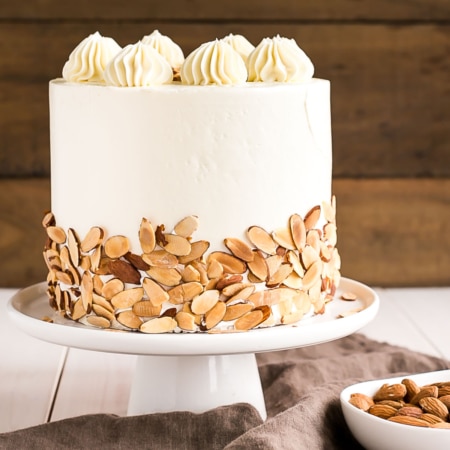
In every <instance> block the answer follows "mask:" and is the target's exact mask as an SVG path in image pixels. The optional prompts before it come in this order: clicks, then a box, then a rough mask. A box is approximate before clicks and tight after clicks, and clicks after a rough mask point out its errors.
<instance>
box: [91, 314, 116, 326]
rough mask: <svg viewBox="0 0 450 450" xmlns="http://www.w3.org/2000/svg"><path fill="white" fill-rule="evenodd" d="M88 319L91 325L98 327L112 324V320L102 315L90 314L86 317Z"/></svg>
mask: <svg viewBox="0 0 450 450" xmlns="http://www.w3.org/2000/svg"><path fill="white" fill-rule="evenodd" d="M86 321H87V322H88V323H89V325H92V326H93V327H98V328H109V327H110V326H111V322H110V321H109V320H108V319H107V318H105V317H100V316H88V317H86Z"/></svg>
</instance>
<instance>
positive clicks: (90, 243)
mask: <svg viewBox="0 0 450 450" xmlns="http://www.w3.org/2000/svg"><path fill="white" fill-rule="evenodd" d="M104 235H105V233H104V231H103V229H102V228H100V227H92V228H91V229H90V230H89V231H88V232H87V234H86V236H85V237H84V239H83V240H82V241H81V244H80V249H81V251H82V252H84V253H88V252H90V251H91V250H93V249H94V248H95V247H97V246H98V245H100V244H101V243H102V241H103V237H104Z"/></svg>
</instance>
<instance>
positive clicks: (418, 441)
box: [341, 370, 450, 450]
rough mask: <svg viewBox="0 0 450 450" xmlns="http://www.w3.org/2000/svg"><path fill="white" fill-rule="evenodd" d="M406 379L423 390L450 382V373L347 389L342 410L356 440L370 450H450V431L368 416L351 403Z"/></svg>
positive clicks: (427, 374)
mask: <svg viewBox="0 0 450 450" xmlns="http://www.w3.org/2000/svg"><path fill="white" fill-rule="evenodd" d="M405 378H410V379H412V380H414V381H415V382H416V383H417V384H418V385H419V386H423V385H426V384H431V383H435V382H438V381H450V370H440V371H437V372H427V373H420V374H414V375H405V376H402V377H396V378H387V379H384V380H374V381H366V382H364V383H358V384H354V385H352V386H349V387H347V388H345V389H344V390H343V391H342V392H341V406H342V411H343V413H344V417H345V420H346V422H347V425H348V427H349V428H350V431H351V432H352V433H353V436H354V437H355V438H356V440H357V441H358V442H359V443H360V444H361V445H362V446H363V447H365V448H366V449H367V450H390V449H392V450H403V449H405V450H406V449H407V450H424V449H429V450H440V449H446V450H449V449H450V429H438V428H422V427H416V426H410V425H403V424H398V423H394V422H390V421H388V420H386V419H380V418H379V417H376V416H373V415H371V414H369V413H367V412H364V411H362V410H361V409H358V408H356V407H355V406H353V405H351V404H350V403H349V402H348V401H349V399H350V395H351V394H353V393H358V392H359V393H361V394H366V395H369V396H373V395H374V394H375V392H376V391H377V390H378V389H379V388H380V387H381V386H382V385H383V384H384V383H389V384H393V383H400V382H401V381H402V380H404V379H405Z"/></svg>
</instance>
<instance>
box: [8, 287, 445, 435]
mask: <svg viewBox="0 0 450 450" xmlns="http://www.w3.org/2000/svg"><path fill="white" fill-rule="evenodd" d="M376 291H377V293H378V295H379V296H380V300H381V306H380V311H379V313H378V315H377V317H376V319H375V320H374V321H373V322H371V323H370V324H369V325H367V326H366V327H365V328H364V329H362V330H361V332H362V333H363V334H365V335H366V336H368V337H369V338H372V339H376V340H379V341H383V342H389V343H391V344H395V345H400V346H403V347H406V348H410V349H412V350H415V351H419V352H423V353H427V354H430V355H434V356H437V357H440V358H445V359H446V360H450V327H449V323H450V288H417V289H376ZM15 292H16V290H14V289H0V381H1V382H0V432H7V431H13V430H17V429H20V428H26V427H30V426H33V425H38V424H42V423H45V422H49V421H55V420H59V419H64V418H68V417H74V416H78V415H82V414H91V413H112V414H118V415H125V414H126V411H127V405H128V396H129V392H130V385H131V377H132V374H133V371H134V364H135V362H136V357H135V356H130V355H119V354H109V353H99V352H93V351H86V350H78V349H73V348H70V349H69V348H65V347H61V346H58V345H54V344H49V343H46V342H42V341H39V340H37V339H34V338H32V337H29V336H28V335H26V334H24V333H23V332H21V331H19V330H18V329H16V328H15V326H14V325H13V324H12V323H10V321H9V319H8V317H7V314H6V308H5V307H6V303H7V300H8V299H9V298H10V297H11V296H12V295H13V294H14V293H15Z"/></svg>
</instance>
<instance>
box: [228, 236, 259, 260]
mask: <svg viewBox="0 0 450 450" xmlns="http://www.w3.org/2000/svg"><path fill="white" fill-rule="evenodd" d="M224 243H225V246H226V247H227V248H228V250H230V252H231V253H232V254H233V255H234V256H236V258H239V259H242V260H243V261H246V262H250V261H253V258H254V256H253V252H252V249H251V248H250V246H249V245H248V244H247V243H246V242H244V241H242V240H241V239H237V238H226V239H224Z"/></svg>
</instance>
